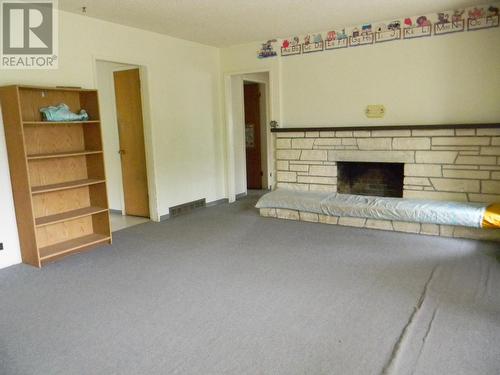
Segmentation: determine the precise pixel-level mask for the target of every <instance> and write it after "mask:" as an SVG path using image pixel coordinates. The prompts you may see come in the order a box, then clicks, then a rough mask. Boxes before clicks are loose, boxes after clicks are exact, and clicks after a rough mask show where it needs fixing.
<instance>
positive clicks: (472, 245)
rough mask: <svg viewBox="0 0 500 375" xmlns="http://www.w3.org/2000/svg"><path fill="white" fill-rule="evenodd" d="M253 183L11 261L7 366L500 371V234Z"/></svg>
mask: <svg viewBox="0 0 500 375" xmlns="http://www.w3.org/2000/svg"><path fill="white" fill-rule="evenodd" d="M255 200H256V197H255V196H250V197H248V198H246V199H243V200H241V201H238V202H237V203H235V204H233V205H224V206H217V207H212V208H207V209H201V210H198V211H195V212H193V213H191V214H187V215H184V216H180V217H177V218H174V219H171V220H168V221H166V222H163V223H147V224H142V225H138V226H135V227H132V228H129V229H126V230H123V231H120V232H117V233H115V236H114V244H113V246H111V247H107V248H101V249H99V250H96V251H93V252H89V253H85V254H79V255H75V256H72V257H68V258H65V259H64V260H62V261H60V262H58V263H53V264H50V265H48V266H46V267H45V268H43V269H42V270H37V269H35V268H31V267H28V266H24V265H19V266H14V267H10V268H8V269H4V270H1V271H0V374H2V375H12V374H16V375H17V374H23V375H29V374H43V375H56V374H64V375H68V374H85V375H89V374H106V375H108V374H120V375H124V374H134V375H137V374H203V375H206V374H238V375H240V374H287V375H291V374H314V375H316V374H383V373H387V374H398V375H399V374H454V375H457V374H474V375H475V374H495V375H497V374H499V373H500V292H499V291H500V263H499V261H498V257H499V248H498V244H493V243H484V242H483V243H481V242H476V241H467V240H457V239H444V238H436V237H426V236H416V235H406V234H398V233H388V232H382V231H375V230H365V229H356V228H347V227H339V226H329V225H321V224H309V223H301V222H292V221H285V220H277V219H265V218H261V217H259V216H258V215H257V212H256V210H255V209H253V207H252V206H253V204H254V203H255Z"/></svg>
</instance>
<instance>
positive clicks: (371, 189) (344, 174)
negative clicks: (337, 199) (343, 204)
mask: <svg viewBox="0 0 500 375" xmlns="http://www.w3.org/2000/svg"><path fill="white" fill-rule="evenodd" d="M337 172H338V173H337V175H338V185H337V191H338V192H339V193H342V194H357V195H372V196H379V197H395V198H402V197H403V180H404V163H368V162H337Z"/></svg>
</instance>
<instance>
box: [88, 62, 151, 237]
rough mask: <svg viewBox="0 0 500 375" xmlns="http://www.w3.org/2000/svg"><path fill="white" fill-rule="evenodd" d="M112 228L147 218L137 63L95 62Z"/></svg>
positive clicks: (139, 84) (138, 67)
mask: <svg viewBox="0 0 500 375" xmlns="http://www.w3.org/2000/svg"><path fill="white" fill-rule="evenodd" d="M96 72H97V88H98V90H99V96H100V101H101V113H102V129H103V130H102V131H103V141H104V155H105V164H106V172H107V180H108V200H109V206H110V208H111V210H110V212H111V226H112V230H113V231H116V230H120V229H124V228H127V227H130V226H133V225H137V224H141V223H144V222H146V221H149V218H150V217H151V213H150V199H149V184H148V166H147V161H146V144H145V137H144V116H143V98H142V93H141V69H140V66H137V65H130V64H122V63H115V62H110V61H101V60H98V61H97V62H96Z"/></svg>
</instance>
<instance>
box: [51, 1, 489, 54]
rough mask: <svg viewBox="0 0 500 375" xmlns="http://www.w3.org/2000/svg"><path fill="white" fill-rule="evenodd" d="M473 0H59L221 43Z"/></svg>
mask: <svg viewBox="0 0 500 375" xmlns="http://www.w3.org/2000/svg"><path fill="white" fill-rule="evenodd" d="M484 3H485V1H481V0H480V1H477V0H476V1H475V0H417V1H415V0H245V1H243V0H105V1H103V0H60V1H59V6H60V8H61V9H63V10H66V11H69V12H74V13H79V14H81V13H82V10H81V9H82V6H86V7H87V12H86V15H87V16H88V17H95V18H100V19H103V20H106V21H110V22H115V23H119V24H123V25H128V26H133V27H137V28H140V29H145V30H150V31H155V32H158V33H162V34H167V35H171V36H174V37H178V38H182V39H187V40H191V41H195V42H199V43H203V44H208V45H212V46H218V47H226V46H231V45H236V44H243V43H247V42H253V41H264V40H267V39H272V38H286V37H289V36H294V35H303V34H306V33H309V32H314V31H327V30H328V29H330V28H333V27H338V26H353V25H356V24H361V23H365V22H376V21H384V20H391V19H392V18H401V17H405V16H417V15H422V14H429V13H434V12H437V11H443V10H452V9H455V8H461V7H466V6H471V5H476V4H484Z"/></svg>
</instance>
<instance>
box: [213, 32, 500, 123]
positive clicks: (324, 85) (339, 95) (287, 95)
mask: <svg viewBox="0 0 500 375" xmlns="http://www.w3.org/2000/svg"><path fill="white" fill-rule="evenodd" d="M499 41H500V28H493V29H488V30H481V31H474V32H462V33H456V34H450V35H444V36H433V37H430V38H421V39H414V40H401V41H395V42H387V43H381V44H376V45H371V46H361V47H355V48H346V49H341V50H335V51H325V52H317V53H311V54H308V55H298V56H287V57H275V58H268V59H263V60H259V59H258V58H257V51H258V49H259V43H250V44H246V45H241V46H235V47H230V48H225V49H223V50H222V53H221V56H222V67H223V70H224V72H225V73H230V72H233V71H245V70H247V71H252V70H254V69H262V68H270V69H271V70H272V72H273V74H274V75H275V76H278V77H279V84H278V85H277V86H276V85H275V86H274V90H273V91H272V95H273V97H274V98H275V97H276V96H278V98H279V99H278V101H279V105H278V106H276V103H275V105H274V107H273V109H274V111H275V113H276V107H278V108H279V111H280V112H279V113H280V116H276V117H275V118H274V119H278V117H279V118H280V119H281V123H280V126H282V127H284V126H286V127H314V126H348V125H374V126H375V125H387V124H416V125H419V124H444V123H471V122H475V123H478V122H479V123H480V122H500V106H499V105H498V103H499V102H500V90H499V89H498V88H499V87H500V74H499V61H500V42H499ZM368 104H384V105H385V106H386V109H387V114H386V117H385V118H384V119H367V118H366V117H365V115H364V109H365V108H366V106H367V105H368Z"/></svg>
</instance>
